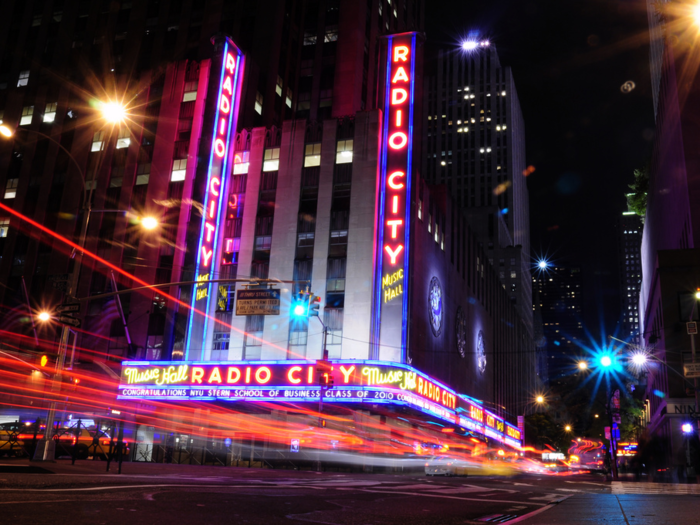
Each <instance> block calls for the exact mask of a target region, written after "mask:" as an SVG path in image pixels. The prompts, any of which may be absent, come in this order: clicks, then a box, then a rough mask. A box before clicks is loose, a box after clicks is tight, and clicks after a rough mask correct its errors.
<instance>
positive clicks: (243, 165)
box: [233, 151, 250, 175]
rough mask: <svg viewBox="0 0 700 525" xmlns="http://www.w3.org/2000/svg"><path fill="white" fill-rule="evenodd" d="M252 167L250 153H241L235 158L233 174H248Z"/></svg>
mask: <svg viewBox="0 0 700 525" xmlns="http://www.w3.org/2000/svg"><path fill="white" fill-rule="evenodd" d="M249 165H250V151H240V152H238V153H236V154H235V155H234V156H233V174H234V175H241V174H243V173H248V166H249Z"/></svg>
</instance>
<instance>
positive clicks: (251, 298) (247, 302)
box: [236, 290, 280, 315]
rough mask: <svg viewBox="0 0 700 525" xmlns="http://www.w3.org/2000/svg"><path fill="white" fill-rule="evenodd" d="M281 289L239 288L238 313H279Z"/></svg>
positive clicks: (237, 295)
mask: <svg viewBox="0 0 700 525" xmlns="http://www.w3.org/2000/svg"><path fill="white" fill-rule="evenodd" d="M279 314H280V291H279V290H238V291H237V293H236V315H279Z"/></svg>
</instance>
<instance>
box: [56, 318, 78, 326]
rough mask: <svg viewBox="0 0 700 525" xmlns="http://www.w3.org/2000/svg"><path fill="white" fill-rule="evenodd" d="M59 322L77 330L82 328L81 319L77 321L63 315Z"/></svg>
mask: <svg viewBox="0 0 700 525" xmlns="http://www.w3.org/2000/svg"><path fill="white" fill-rule="evenodd" d="M58 322H59V323H61V324H67V325H69V326H73V327H75V328H80V319H76V318H75V317H70V316H66V315H62V316H60V317H59V318H58Z"/></svg>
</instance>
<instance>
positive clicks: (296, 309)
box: [292, 292, 310, 318]
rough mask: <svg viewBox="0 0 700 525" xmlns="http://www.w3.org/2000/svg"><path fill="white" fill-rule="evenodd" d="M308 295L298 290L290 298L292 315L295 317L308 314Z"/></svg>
mask: <svg viewBox="0 0 700 525" xmlns="http://www.w3.org/2000/svg"><path fill="white" fill-rule="evenodd" d="M309 297H310V295H309V294H308V293H306V292H299V293H297V294H296V296H295V297H294V298H293V299H292V316H293V317H296V318H301V317H308V315H309Z"/></svg>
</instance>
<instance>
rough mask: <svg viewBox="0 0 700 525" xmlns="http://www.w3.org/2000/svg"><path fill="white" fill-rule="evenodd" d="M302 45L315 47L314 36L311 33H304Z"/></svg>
mask: <svg viewBox="0 0 700 525" xmlns="http://www.w3.org/2000/svg"><path fill="white" fill-rule="evenodd" d="M304 45H305V46H315V45H316V35H314V34H312V33H308V32H306V33H304Z"/></svg>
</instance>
